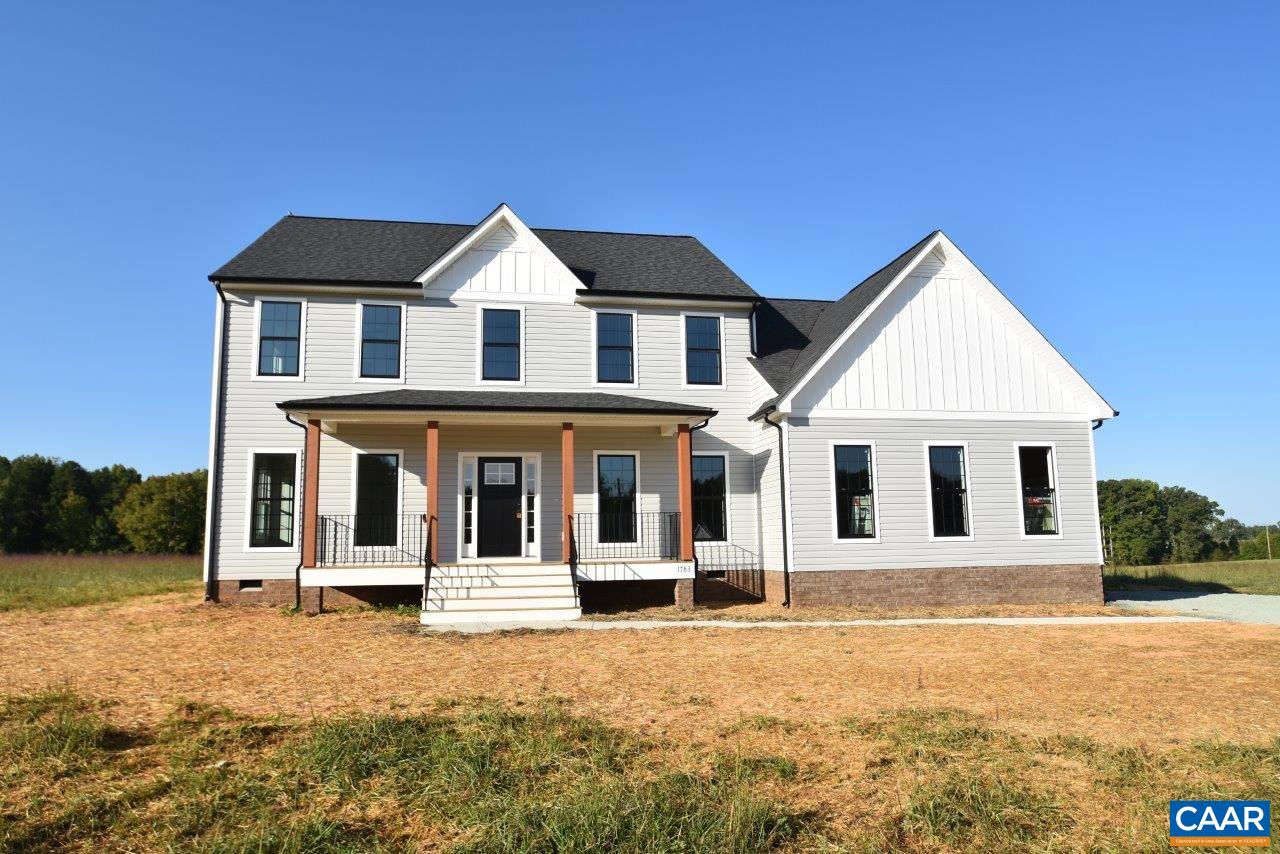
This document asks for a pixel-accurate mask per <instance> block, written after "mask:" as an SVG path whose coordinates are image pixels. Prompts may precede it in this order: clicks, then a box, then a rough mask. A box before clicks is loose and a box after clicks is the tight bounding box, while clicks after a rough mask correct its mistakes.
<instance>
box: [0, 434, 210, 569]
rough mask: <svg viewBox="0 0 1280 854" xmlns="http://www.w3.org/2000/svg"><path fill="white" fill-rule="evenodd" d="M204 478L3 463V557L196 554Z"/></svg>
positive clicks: (44, 461)
mask: <svg viewBox="0 0 1280 854" xmlns="http://www.w3.org/2000/svg"><path fill="white" fill-rule="evenodd" d="M205 477H206V473H205V471H204V470H203V469H201V470H197V471H193V472H179V473H177V474H166V475H158V476H154V477H148V478H146V479H144V478H143V477H142V476H141V475H140V474H138V471H137V470H136V469H133V468H129V467H128V466H122V465H118V464H117V465H113V466H104V467H102V468H99V469H93V470H92V471H90V470H88V469H86V468H85V467H84V466H82V465H80V464H79V463H77V462H75V461H74V460H59V459H54V458H52V457H44V456H40V455H39V454H29V455H26V456H21V457H15V458H14V459H12V460H10V459H8V458H6V457H0V552H8V553H33V552H60V553H91V552H98V553H103V552H130V551H132V552H144V553H147V554H194V553H196V552H198V551H200V550H201V548H203V545H204V506H205Z"/></svg>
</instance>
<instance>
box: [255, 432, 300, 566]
mask: <svg viewBox="0 0 1280 854" xmlns="http://www.w3.org/2000/svg"><path fill="white" fill-rule="evenodd" d="M247 454H248V457H247V459H248V467H247V468H246V471H247V472H248V486H247V488H246V489H245V496H244V551H245V554H271V553H272V552H297V551H298V549H299V548H301V543H299V542H298V533H299V531H301V529H302V449H301V448H249V450H248V452H247ZM258 454H293V545H291V546H255V545H253V491H254V481H253V458H254V457H255V456H256V455H258Z"/></svg>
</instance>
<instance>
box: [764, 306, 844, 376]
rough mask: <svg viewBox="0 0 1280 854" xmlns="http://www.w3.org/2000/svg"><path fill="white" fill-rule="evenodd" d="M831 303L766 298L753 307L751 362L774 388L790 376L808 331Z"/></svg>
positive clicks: (807, 339)
mask: <svg viewBox="0 0 1280 854" xmlns="http://www.w3.org/2000/svg"><path fill="white" fill-rule="evenodd" d="M832 304H833V303H832V302H831V301H830V300H815V299H766V300H765V301H764V302H762V303H760V304H759V305H758V306H756V355H755V356H754V357H753V358H752V359H751V363H752V364H753V365H755V366H756V370H758V371H759V372H760V375H761V376H762V377H764V378H765V381H766V382H768V383H769V385H771V386H773V390H774V391H779V390H780V389H781V388H782V387H783V386H784V385H786V383H787V378H788V377H790V376H791V366H792V364H794V363H795V360H796V356H798V355H800V351H802V350H803V349H804V348H805V347H807V346H808V344H809V332H810V331H811V330H812V329H813V325H814V324H815V323H817V322H818V318H819V317H821V316H822V313H823V312H824V311H826V309H827V308H828V307H830V306H831V305H832Z"/></svg>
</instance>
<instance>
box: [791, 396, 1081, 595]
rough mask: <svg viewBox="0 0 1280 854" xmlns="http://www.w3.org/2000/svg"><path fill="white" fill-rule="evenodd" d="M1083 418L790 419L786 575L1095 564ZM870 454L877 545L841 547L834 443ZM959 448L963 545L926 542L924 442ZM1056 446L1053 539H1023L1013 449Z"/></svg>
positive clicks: (859, 543)
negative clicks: (963, 468) (963, 474)
mask: <svg viewBox="0 0 1280 854" xmlns="http://www.w3.org/2000/svg"><path fill="white" fill-rule="evenodd" d="M1091 439H1092V436H1091V434H1090V424H1089V423H1088V422H1086V421H1071V422H1054V421H1039V420H989V421H988V420H926V419H919V418H902V419H865V420H863V419H824V418H816V417H814V418H796V419H794V420H793V424H792V427H791V430H790V442H789V446H790V451H789V453H790V475H791V482H790V499H791V501H792V522H793V524H794V530H793V533H792V537H793V538H794V539H793V543H794V557H795V566H793V567H792V571H794V572H804V571H806V570H843V569H853V570H857V569H896V568H924V567H946V566H1017V565H1049V564H1092V563H1100V562H1101V561H1100V555H1099V538H1098V514H1097V499H1096V493H1095V491H1094V490H1095V487H1094V470H1093V445H1092V441H1091ZM867 441H871V442H874V443H875V448H876V467H875V472H874V476H875V481H876V483H875V498H876V501H877V503H878V505H879V522H880V530H879V532H878V533H879V542H865V541H857V540H852V541H840V540H837V539H836V535H835V529H834V526H835V520H834V514H833V513H832V508H833V505H834V502H835V496H834V487H833V483H832V448H831V445H832V443H833V442H836V443H848V444H858V443H865V442H867ZM926 443H930V444H960V443H967V445H968V454H967V460H966V465H967V468H968V481H969V483H968V489H969V524H970V530H971V531H972V533H973V539H972V540H966V539H957V538H944V539H933V538H931V536H930V534H931V528H930V516H929V500H930V493H929V487H928V477H927V472H928V467H927V458H926V451H925V445H926ZM1019 444H1033V445H1034V444H1045V445H1053V446H1054V448H1055V455H1056V460H1055V462H1056V465H1057V473H1058V485H1057V494H1056V498H1057V505H1058V506H1057V511H1058V514H1059V515H1058V518H1059V524H1060V530H1061V532H1062V536H1061V537H1024V536H1023V534H1022V524H1023V523H1022V509H1021V504H1020V496H1019V492H1018V475H1017V471H1016V462H1015V460H1016V456H1015V447H1016V446H1017V445H1019Z"/></svg>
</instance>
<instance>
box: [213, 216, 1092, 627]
mask: <svg viewBox="0 0 1280 854" xmlns="http://www.w3.org/2000/svg"><path fill="white" fill-rule="evenodd" d="M209 278H210V280H211V281H213V282H214V284H215V285H216V288H217V293H218V302H217V321H216V325H215V337H214V349H215V360H214V377H213V405H212V419H211V421H212V423H211V440H210V466H209V470H210V473H211V476H210V479H209V519H208V529H207V536H206V556H205V579H206V583H207V594H208V598H209V599H210V600H216V601H223V602H237V601H241V602H270V603H291V602H296V603H298V604H301V605H302V606H304V607H308V608H313V607H316V606H318V605H321V604H322V603H328V604H334V603H343V602H349V601H352V600H366V601H367V600H374V599H392V598H408V597H415V598H416V597H420V598H421V601H422V603H423V612H422V613H423V622H425V623H442V624H448V623H461V622H490V623H501V622H530V621H537V620H563V619H572V618H574V617H577V616H578V615H580V613H581V607H582V605H583V604H584V603H585V604H587V605H589V606H590V605H592V604H593V603H600V604H604V603H608V604H610V605H611V606H613V607H627V606H628V605H633V606H639V605H643V604H653V603H656V602H662V601H666V602H668V603H670V602H673V601H674V602H675V603H676V604H679V605H687V604H691V603H693V602H694V601H695V600H702V599H708V598H721V597H728V596H736V597H744V598H750V597H754V598H764V599H768V600H776V601H780V602H785V603H787V604H796V605H805V604H823V603H845V604H874V605H886V604H888V605H922V604H938V603H996V602H1044V601H1053V602H1075V601H1080V602H1096V601H1099V600H1100V597H1101V581H1100V571H1099V566H1100V564H1101V560H1102V559H1101V553H1100V538H1099V531H1098V517H1097V499H1096V493H1095V477H1094V456H1093V439H1092V437H1093V429H1094V428H1096V427H1097V426H1099V425H1100V424H1101V423H1102V421H1103V420H1105V419H1107V418H1110V417H1112V416H1114V415H1115V414H1116V413H1115V411H1114V410H1113V409H1112V408H1111V407H1110V406H1109V405H1108V404H1107V403H1106V402H1105V401H1104V400H1103V399H1102V398H1101V397H1100V396H1099V395H1098V394H1097V392H1095V391H1094V390H1093V389H1092V388H1091V387H1090V386H1089V384H1088V383H1087V382H1086V381H1085V380H1084V379H1083V378H1082V377H1081V376H1080V375H1079V374H1078V373H1077V372H1076V371H1075V370H1074V369H1073V368H1072V367H1071V366H1070V365H1069V364H1068V363H1067V361H1066V360H1065V359H1064V358H1063V357H1062V356H1061V355H1060V354H1059V353H1058V352H1057V351H1056V350H1055V349H1054V348H1053V347H1052V346H1051V345H1050V344H1049V343H1048V342H1047V341H1046V340H1045V339H1044V337H1043V336H1042V335H1041V334H1040V333H1039V332H1038V331H1037V330H1036V329H1035V327H1034V326H1032V325H1031V323H1029V322H1028V321H1027V319H1026V318H1024V317H1023V316H1022V315H1021V314H1020V313H1019V312H1018V311H1017V309H1015V308H1014V307H1013V305H1012V304H1010V303H1009V301H1008V300H1007V299H1006V298H1005V297H1004V296H1003V295H1002V294H1001V293H1000V291H999V290H997V289H996V288H995V286H994V285H992V284H991V282H990V281H988V280H987V279H986V277H985V276H983V274H982V273H981V272H980V271H979V270H978V269H977V267H975V266H974V265H973V264H972V263H971V262H970V261H969V259H968V258H966V257H965V256H964V254H963V253H962V252H961V251H960V250H959V249H958V248H957V247H956V246H955V245H954V244H953V243H952V242H951V241H950V240H949V239H948V238H947V237H946V236H945V235H944V234H942V233H941V232H934V233H933V234H930V235H928V236H927V237H925V238H924V239H923V240H921V241H920V242H919V243H917V244H916V245H914V246H912V247H911V248H910V249H908V250H907V251H906V252H905V253H903V254H902V255H900V256H899V257H898V258H896V259H895V260H894V261H892V262H891V263H890V264H889V265H888V266H886V267H884V268H883V269H881V270H879V271H877V272H876V273H874V274H873V275H872V276H870V277H869V278H868V279H866V280H865V281H863V282H862V283H861V284H859V285H858V286H857V287H855V288H854V289H853V290H851V291H850V292H849V293H848V294H847V295H846V296H844V297H843V298H842V299H840V300H836V301H834V302H828V301H818V300H794V299H767V298H764V297H761V296H760V295H759V294H757V293H756V292H755V291H754V290H753V289H752V288H751V287H750V286H748V285H747V284H746V283H745V282H743V281H742V280H741V279H740V278H739V277H738V276H737V275H736V274H734V272H733V271H732V270H730V269H729V268H728V267H727V266H726V265H725V264H724V263H723V262H722V261H721V260H720V259H719V258H717V257H716V256H715V255H713V254H712V253H711V252H710V251H708V250H707V248H706V247H705V246H703V245H702V244H701V243H700V242H699V241H698V240H696V239H695V238H692V237H680V236H666V235H649V234H621V233H614V232H587V231H564V230H556V229H530V228H528V227H527V226H526V225H525V224H524V223H523V222H522V221H521V220H520V219H519V218H518V217H517V216H516V214H515V213H514V212H513V211H512V210H511V209H510V208H508V207H507V206H506V205H502V206H500V207H499V208H498V209H497V210H495V211H494V212H493V213H492V214H490V215H489V216H488V217H486V218H485V219H484V220H483V221H482V222H480V223H479V224H477V225H474V226H472V225H447V224H438V223H421V222H387V221H371V220H349V219H328V218H312V217H297V216H287V217H285V218H284V219H282V220H280V221H279V222H278V223H276V224H275V225H274V226H272V227H271V228H270V229H269V230H268V231H267V232H266V233H265V234H263V235H262V236H261V237H259V238H258V239H257V240H255V241H254V242H253V243H252V244H251V245H250V246H248V247H247V248H246V249H244V251H242V252H241V253H240V254H238V255H236V256H235V257H234V258H233V259H232V260H231V261H229V262H227V264H225V265H224V266H223V267H221V268H220V269H219V270H218V271H217V272H215V273H213V274H212V275H211V276H210V277H209Z"/></svg>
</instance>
